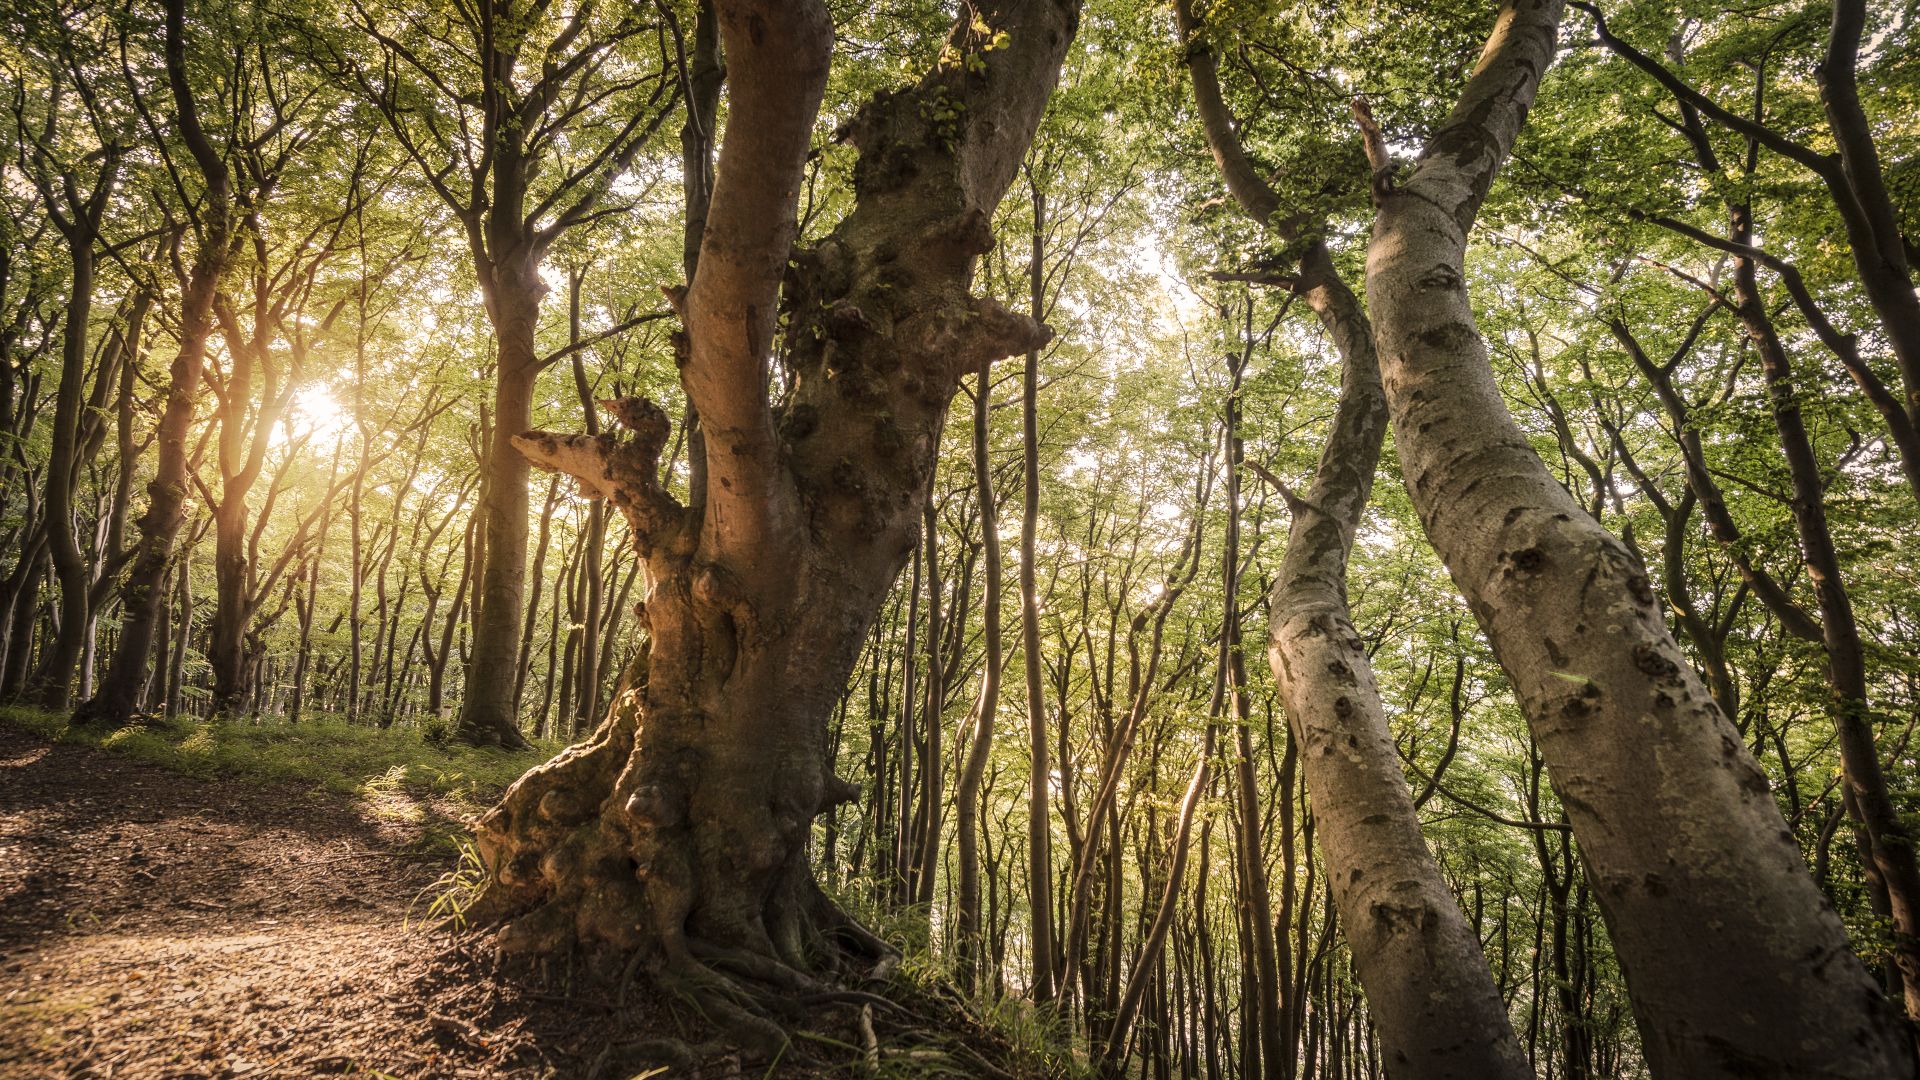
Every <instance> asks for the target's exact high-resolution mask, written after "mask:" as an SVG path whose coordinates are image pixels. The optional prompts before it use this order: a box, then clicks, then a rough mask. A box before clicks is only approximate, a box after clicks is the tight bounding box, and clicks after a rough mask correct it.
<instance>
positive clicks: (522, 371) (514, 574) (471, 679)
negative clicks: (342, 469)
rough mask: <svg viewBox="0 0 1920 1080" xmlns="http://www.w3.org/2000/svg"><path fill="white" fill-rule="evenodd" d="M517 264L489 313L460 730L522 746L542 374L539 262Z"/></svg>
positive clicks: (501, 281) (474, 738) (469, 737)
mask: <svg viewBox="0 0 1920 1080" xmlns="http://www.w3.org/2000/svg"><path fill="white" fill-rule="evenodd" d="M517 270H518V272H516V268H515V266H514V261H513V260H502V261H500V262H498V263H496V264H495V267H494V271H493V281H492V283H491V286H490V287H489V289H488V299H489V303H488V305H487V307H488V312H489V314H491V315H492V316H493V321H494V332H495V334H497V335H498V340H499V347H498V352H497V356H496V359H497V366H496V368H495V370H494V379H493V430H492V432H491V433H490V438H489V439H488V442H487V456H486V460H485V461H484V462H483V463H482V465H481V468H482V469H483V470H484V475H483V477H482V480H481V484H480V490H481V492H482V493H483V494H482V497H481V501H480V508H479V514H480V518H481V536H482V539H481V542H480V550H482V551H484V552H485V555H484V557H483V558H482V559H481V560H480V582H479V588H478V589H477V590H476V591H475V593H474V599H473V603H474V609H475V610H474V619H473V660H472V663H471V664H470V665H469V666H468V669H467V685H466V696H465V697H463V698H462V699H461V702H460V718H459V720H458V721H457V723H456V725H455V731H456V732H457V733H458V735H459V737H460V738H461V739H463V740H465V741H466V742H469V743H472V744H474V745H476V746H502V747H508V748H511V749H519V748H522V747H525V746H526V745H527V741H526V738H525V737H524V736H522V735H521V734H520V721H519V714H518V710H516V709H515V708H514V693H513V683H514V672H515V671H516V670H517V669H518V666H519V660H520V618H521V605H522V597H523V595H524V590H525V588H526V573H527V479H528V475H529V469H528V466H527V459H526V458H525V457H524V456H522V455H521V453H520V451H519V450H517V449H515V447H514V445H513V438H514V436H516V435H518V434H519V433H521V432H523V431H525V430H527V428H529V427H530V426H532V424H533V384H534V380H535V379H536V378H537V377H538V376H539V374H540V365H539V361H538V358H537V357H536V356H535V354H534V328H535V325H536V324H537V323H538V322H539V318H540V299H541V297H542V296H543V295H544V294H545V293H546V291H547V289H546V285H545V284H543V283H542V282H541V281H540V271H539V266H538V262H537V260H535V261H534V265H532V266H530V267H521V268H517Z"/></svg>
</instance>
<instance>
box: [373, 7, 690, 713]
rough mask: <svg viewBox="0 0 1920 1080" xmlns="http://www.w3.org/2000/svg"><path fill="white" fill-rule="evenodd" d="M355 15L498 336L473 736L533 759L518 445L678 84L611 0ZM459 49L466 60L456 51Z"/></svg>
mask: <svg viewBox="0 0 1920 1080" xmlns="http://www.w3.org/2000/svg"><path fill="white" fill-rule="evenodd" d="M354 12H355V22H356V23H357V24H358V26H359V28H360V29H361V30H362V31H364V32H365V34H366V35H367V37H368V38H369V39H370V40H371V41H372V42H373V43H374V45H375V47H376V50H377V51H376V53H375V56H374V57H373V58H372V59H370V60H366V61H362V60H361V59H360V58H359V57H358V55H357V53H356V52H355V51H354V50H352V49H345V50H342V51H341V53H340V57H341V62H342V63H343V64H344V65H345V66H346V67H347V69H348V70H349V71H350V73H351V76H352V78H353V80H354V81H355V83H356V84H357V85H358V86H359V87H360V89H361V91H362V93H363V94H364V95H365V96H366V98H367V99H368V100H369V101H371V102H372V103H373V104H374V106H375V107H376V108H377V109H378V110H379V112H380V115H381V116H382V117H384V118H385V121H386V124H387V127H388V130H389V131H391V132H392V133H393V136H394V139H395V141H396V142H398V143H399V144H400V146H401V147H402V148H403V149H404V150H405V152H406V154H407V156H408V157H409V158H411V159H412V161H413V162H414V164H415V165H416V166H417V167H418V169H419V171H420V174H421V176H422V177H423V178H424V179H425V181H426V182H427V184H428V186H429V187H431V188H432V189H433V191H434V192H435V194H437V195H438V196H439V197H440V199H441V200H442V201H443V202H444V203H445V204H446V206H447V208H448V209H450V210H451V211H452V212H453V214H454V216H455V218H456V219H457V220H458V221H459V223H460V228H461V230H462V232H463V233H464V234H465V238H466V241H467V248H468V254H469V256H470V257H471V258H472V261H473V272H474V277H475V279H476V281H477V283H478V285H479V289H480V295H481V299H482V301H483V304H484V307H485V310H486V314H487V319H488V321H489V323H490V324H491V325H492V327H493V330H494V335H495V348H494V374H493V386H494V390H493V407H492V409H491V411H490V413H489V416H488V430H487V441H486V447H485V451H484V454H483V460H484V463H485V465H484V469H483V472H482V478H481V496H480V501H481V508H480V513H481V515H482V517H483V519H484V526H483V528H482V530H481V532H480V538H479V544H480V547H479V551H480V553H481V554H480V556H479V558H478V563H479V570H478V572H477V574H476V576H477V578H478V580H479V586H478V589H477V591H476V593H475V597H474V618H473V655H472V658H471V662H470V663H469V665H468V671H467V682H466V694H465V696H464V697H463V698H462V699H461V704H460V718H459V721H458V723H457V724H456V729H457V730H458V731H459V733H460V736H461V737H462V738H463V739H465V740H467V741H468V742H472V743H475V744H483V745H499V746H508V747H522V746H525V745H526V739H525V737H524V736H522V735H521V733H520V725H519V718H518V715H517V713H516V709H515V702H516V697H515V693H514V679H515V673H516V672H517V671H518V670H519V656H520V625H521V619H522V617H523V615H522V606H523V600H524V594H525V588H526V573H527V531H528V528H527V478H528V475H529V474H528V465H527V459H526V458H525V457H524V456H522V455H521V453H520V452H519V451H518V450H516V449H515V448H514V444H513V439H514V438H515V437H516V436H518V435H519V434H520V433H521V432H524V431H526V430H527V429H528V428H529V427H531V426H532V425H533V390H534V383H535V381H536V380H537V379H538V378H539V375H540V372H541V371H542V370H544V369H545V368H546V367H547V366H548V365H549V364H551V363H552V362H553V361H554V360H555V359H557V358H558V354H550V355H547V356H541V355H540V353H539V351H538V348H537V342H536V337H537V330H538V327H539V321H540V304H541V300H542V299H543V298H544V297H545V296H546V294H547V292H548V289H547V284H546V282H545V281H544V280H543V279H542V277H541V274H540V268H541V265H542V264H543V263H544V262H545V260H546V257H547V253H548V252H549V251H551V250H552V248H553V245H554V243H555V242H556V241H558V240H559V239H560V237H561V236H563V235H564V234H566V233H567V232H568V231H569V230H571V229H575V228H579V227H584V226H588V225H591V224H592V223H593V222H594V221H596V220H598V219H600V218H601V217H604V216H605V215H607V214H609V213H613V212H616V211H617V210H618V209H619V207H618V206H617V205H613V206H608V205H603V203H605V202H606V201H607V199H608V196H609V195H610V194H611V192H612V190H613V187H614V185H615V183H616V182H617V181H618V180H619V179H620V178H621V177H622V176H623V175H624V174H625V173H626V171H627V169H628V167H629V166H630V165H631V164H632V163H633V160H634V158H635V156H637V155H638V154H639V153H640V151H641V149H642V148H643V147H645V146H646V145H647V144H648V142H649V141H650V140H651V139H652V138H653V136H654V135H655V133H656V132H657V131H658V130H659V128H660V126H661V125H662V124H664V123H665V121H666V120H667V118H668V117H669V116H670V115H671V114H672V109H673V104H674V98H675V96H676V94H677V87H678V83H677V82H676V81H675V80H673V79H672V78H670V74H671V73H670V71H668V70H667V69H666V68H665V67H664V66H663V67H659V68H654V67H651V66H649V65H647V64H645V63H643V62H642V61H640V60H639V59H638V58H636V57H634V56H632V55H631V50H632V48H633V43H634V42H635V41H636V40H639V39H641V36H642V35H644V34H645V33H647V32H648V30H649V27H648V25H647V24H646V23H645V22H643V21H642V20H641V19H640V18H639V16H638V12H637V11H625V10H622V11H619V12H610V11H606V10H602V8H601V6H600V5H599V4H598V3H596V2H595V0H580V2H579V3H577V4H575V5H574V7H573V8H572V9H571V10H570V11H565V12H562V11H556V10H553V9H552V8H551V7H550V6H549V5H547V4H545V3H538V2H531V3H525V4H518V5H516V4H514V3H511V2H509V3H504V4H484V5H480V6H477V7H476V6H471V5H465V4H454V5H452V6H451V10H445V9H432V10H416V9H411V8H404V9H398V10H394V11H391V12H389V11H382V10H376V9H373V8H370V7H369V6H368V5H365V4H359V3H356V4H355V7H354ZM395 22H397V23H398V24H399V26H398V27H394V26H392V25H391V24H392V23H395ZM443 23H444V24H445V25H444V26H443V25H442V24H443ZM443 33H445V34H457V35H458V36H459V37H460V39H461V40H462V41H463V44H464V45H465V50H464V51H463V50H461V49H453V48H443V47H442V46H441V35H442V34H443ZM536 67H537V73H535V72H536ZM648 87H651V90H648V89H647V88H648ZM563 148H567V152H566V153H565V154H563V153H562V149H563ZM543 177H547V178H545V179H543Z"/></svg>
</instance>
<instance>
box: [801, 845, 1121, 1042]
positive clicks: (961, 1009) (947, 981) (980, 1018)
mask: <svg viewBox="0 0 1920 1080" xmlns="http://www.w3.org/2000/svg"><path fill="white" fill-rule="evenodd" d="M822 884H823V887H824V888H826V891H827V893H828V895H829V896H831V897H832V898H833V899H834V901H835V902H836V903H838V904H839V905H840V906H841V907H842V908H843V909H844V910H846V911H847V912H848V913H849V914H851V915H852V916H853V917H854V918H855V919H857V920H858V921H859V922H860V923H861V924H862V925H863V926H865V927H866V928H867V929H869V930H871V931H873V932H874V933H875V934H876V935H878V936H879V937H880V938H881V939H882V940H885V941H886V942H887V943H889V944H891V945H892V946H893V947H894V948H896V949H898V950H900V963H899V965H898V966H897V967H896V968H895V969H894V971H893V974H892V977H891V981H892V983H893V991H892V993H893V995H894V996H898V997H900V998H902V999H903V1000H904V1001H905V1002H907V1003H909V1004H910V1007H915V1011H921V1010H925V1011H926V1012H929V1013H931V1014H933V1016H934V1017H935V1018H937V1019H939V1020H940V1021H941V1024H942V1026H943V1027H944V1028H946V1029H947V1030H949V1031H951V1032H952V1033H953V1037H954V1038H955V1039H956V1040H958V1041H962V1042H966V1043H968V1044H969V1045H970V1046H972V1048H973V1049H974V1051H975V1052H977V1053H981V1054H983V1055H984V1056H985V1057H986V1058H987V1059H989V1060H990V1061H991V1062H993V1064H994V1065H995V1066H996V1067H998V1068H1000V1069H1001V1070H1003V1071H1005V1072H1007V1073H1009V1074H1011V1075H1013V1076H1018V1077H1036V1078H1047V1080H1087V1078H1091V1077H1092V1076H1093V1075H1094V1072H1093V1070H1092V1068H1091V1067H1090V1065H1089V1062H1088V1060H1087V1054H1086V1048H1085V1046H1084V1045H1081V1044H1080V1043H1078V1042H1077V1041H1076V1040H1075V1039H1074V1038H1073V1036H1072V1033H1071V1031H1070V1029H1069V1025H1068V1024H1067V1023H1066V1022H1065V1021H1064V1020H1063V1019H1062V1018H1061V1017H1060V1016H1059V1015H1058V1014H1057V1013H1056V1012H1054V1010H1053V1009H1052V1008H1050V1007H1047V1006H1041V1005H1035V1004H1034V1003H1033V1002H1031V1001H1028V1000H1026V999H1024V998H1022V997H1019V996H1018V995H1017V994H1008V995H1006V996H1004V997H999V998H997V999H993V1000H987V999H985V998H976V999H972V1000H969V999H967V998H966V996H965V995H963V994H962V993H961V992H960V991H959V990H958V988H957V987H956V986H955V983H954V977H953V972H952V970H951V969H949V968H948V967H947V966H946V965H945V964H943V963H942V962H941V961H940V959H939V958H938V957H937V956H936V954H935V953H934V951H933V949H932V947H931V946H930V944H929V941H928V937H929V926H928V923H927V917H926V910H925V909H924V908H920V907H917V906H913V905H908V906H904V907H903V906H897V905H892V904H887V903H881V902H878V901H876V900H875V899H874V897H875V894H876V892H877V889H876V887H875V883H873V882H870V881H869V882H861V883H858V884H853V885H847V884H842V885H841V886H840V887H837V888H836V887H833V886H832V885H831V884H829V883H825V882H823V883H822ZM882 1041H883V1043H884V1041H885V1040H882ZM868 1075H872V1076H879V1077H901V1078H906V1077H915V1078H920V1077H928V1076H934V1075H943V1076H945V1075H972V1074H971V1073H967V1072H964V1071H962V1072H958V1073H956V1072H952V1071H949V1070H947V1069H943V1068H940V1067H937V1066H929V1065H927V1064H924V1063H920V1062H916V1061H915V1060H913V1058H912V1057H910V1056H909V1057H907V1058H905V1059H900V1058H892V1057H889V1056H887V1055H885V1054H883V1063H882V1066H881V1068H879V1069H878V1070H873V1071H870V1072H869V1073H868Z"/></svg>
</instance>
